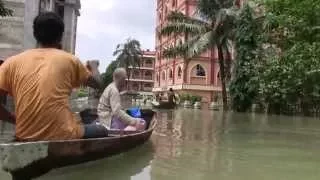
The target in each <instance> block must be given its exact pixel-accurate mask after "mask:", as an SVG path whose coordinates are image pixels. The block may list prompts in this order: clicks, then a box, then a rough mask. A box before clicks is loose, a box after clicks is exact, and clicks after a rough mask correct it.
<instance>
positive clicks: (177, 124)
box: [0, 109, 320, 180]
mask: <svg viewBox="0 0 320 180" xmlns="http://www.w3.org/2000/svg"><path fill="white" fill-rule="evenodd" d="M158 119H159V124H158V127H157V129H156V131H155V132H154V134H153V136H152V138H151V140H150V141H149V142H148V143H147V144H145V145H143V146H141V147H139V148H137V149H134V150H132V151H130V152H128V153H124V154H121V155H118V156H114V157H112V158H109V159H104V160H99V161H97V162H91V163H87V164H83V165H78V166H74V167H68V168H64V169H60V170H55V171H53V172H51V173H49V174H47V175H46V176H44V177H41V178H39V180H55V179H59V180H87V179H88V180H90V179H92V180H108V179H112V180H135V179H137V180H138V179H139V180H151V179H152V180H176V179H183V180H196V179H197V180H213V179H216V180H257V179H259V180H286V179H288V180H302V179H306V180H313V179H314V180H318V179H320V153H319V150H320V120H319V119H313V118H299V117H283V116H264V115H254V114H237V113H224V114H223V113H221V112H215V111H208V110H192V109H178V110H175V111H163V112H159V113H158ZM8 133H9V132H8ZM6 138H7V137H5V138H3V140H4V139H6ZM0 179H1V180H7V179H8V180H9V179H10V176H8V175H7V174H6V173H4V172H1V171H0Z"/></svg>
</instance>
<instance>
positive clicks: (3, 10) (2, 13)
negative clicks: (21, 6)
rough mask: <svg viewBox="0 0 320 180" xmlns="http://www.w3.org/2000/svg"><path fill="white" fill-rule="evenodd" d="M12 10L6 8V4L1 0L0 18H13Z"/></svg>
mask: <svg viewBox="0 0 320 180" xmlns="http://www.w3.org/2000/svg"><path fill="white" fill-rule="evenodd" d="M12 13H13V12H12V10H11V9H8V8H6V7H4V3H3V2H2V0H0V16H12Z"/></svg>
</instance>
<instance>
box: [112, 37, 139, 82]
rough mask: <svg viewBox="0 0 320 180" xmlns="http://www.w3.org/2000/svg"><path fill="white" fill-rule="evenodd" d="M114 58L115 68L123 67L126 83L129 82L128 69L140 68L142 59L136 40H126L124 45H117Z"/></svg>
mask: <svg viewBox="0 0 320 180" xmlns="http://www.w3.org/2000/svg"><path fill="white" fill-rule="evenodd" d="M113 55H114V56H117V57H116V64H117V67H123V68H125V69H126V71H127V73H128V81H129V80H130V71H129V70H130V67H132V68H137V67H138V68H140V60H141V58H142V50H141V44H140V42H139V41H138V40H135V39H130V38H129V39H127V41H126V42H125V43H124V44H118V45H117V48H116V50H115V51H114V52H113Z"/></svg>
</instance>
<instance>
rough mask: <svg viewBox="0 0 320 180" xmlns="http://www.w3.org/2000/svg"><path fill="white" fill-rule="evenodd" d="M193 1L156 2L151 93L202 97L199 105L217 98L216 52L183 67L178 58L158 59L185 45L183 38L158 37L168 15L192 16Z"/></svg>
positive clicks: (219, 84) (193, 60) (195, 59)
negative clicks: (153, 81)
mask: <svg viewBox="0 0 320 180" xmlns="http://www.w3.org/2000/svg"><path fill="white" fill-rule="evenodd" d="M196 6H197V0H157V28H156V61H155V76H156V77H155V84H154V88H153V92H163V91H167V90H168V89H169V88H173V89H174V90H175V91H177V92H178V93H179V94H182V93H188V94H192V95H200V96H202V101H203V102H210V101H212V100H213V98H214V97H215V96H216V95H217V96H220V94H221V93H220V92H221V82H220V78H219V64H218V59H217V57H218V52H217V50H216V49H212V50H210V51H208V52H206V53H203V54H201V55H200V56H199V57H196V58H193V59H192V60H191V61H190V63H189V64H188V66H187V70H186V72H187V73H186V76H185V79H184V74H183V69H184V67H185V66H186V64H185V63H184V60H183V59H182V58H176V59H167V58H164V57H162V51H163V49H165V48H166V47H169V46H174V45H175V44H177V43H181V42H185V41H186V37H185V36H170V37H163V36H162V37H160V36H159V35H158V32H159V30H160V29H161V28H162V27H164V26H165V24H166V23H167V21H166V17H167V15H168V14H169V13H170V12H171V11H180V12H182V13H183V14H185V15H188V16H195V12H196Z"/></svg>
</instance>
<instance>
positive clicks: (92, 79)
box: [85, 74, 103, 90]
mask: <svg viewBox="0 0 320 180" xmlns="http://www.w3.org/2000/svg"><path fill="white" fill-rule="evenodd" d="M85 85H86V86H89V87H91V88H93V89H98V90H102V88H103V82H102V78H101V77H100V74H97V75H91V76H89V78H88V80H87V83H86V84H85Z"/></svg>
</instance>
